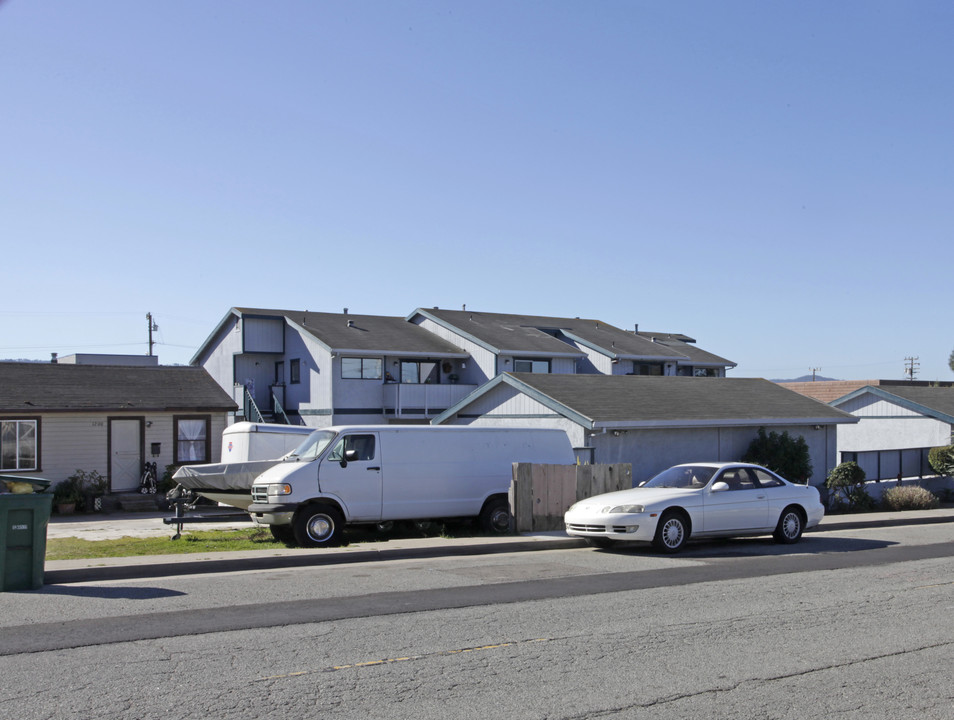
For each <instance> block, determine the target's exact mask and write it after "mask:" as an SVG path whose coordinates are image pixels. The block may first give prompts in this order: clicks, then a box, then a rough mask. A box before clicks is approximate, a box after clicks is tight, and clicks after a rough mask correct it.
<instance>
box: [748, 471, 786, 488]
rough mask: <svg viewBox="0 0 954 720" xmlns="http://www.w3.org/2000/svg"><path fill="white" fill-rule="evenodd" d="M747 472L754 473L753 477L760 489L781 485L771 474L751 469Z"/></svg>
mask: <svg viewBox="0 0 954 720" xmlns="http://www.w3.org/2000/svg"><path fill="white" fill-rule="evenodd" d="M749 472H752V473H755V477H756V478H757V479H758V481H759V486H760V487H779V486H780V485H782V481H781V480H779V479H778V478H777V477H775V476H774V475H772V474H771V473H767V472H765V470H755V469H751V470H749Z"/></svg>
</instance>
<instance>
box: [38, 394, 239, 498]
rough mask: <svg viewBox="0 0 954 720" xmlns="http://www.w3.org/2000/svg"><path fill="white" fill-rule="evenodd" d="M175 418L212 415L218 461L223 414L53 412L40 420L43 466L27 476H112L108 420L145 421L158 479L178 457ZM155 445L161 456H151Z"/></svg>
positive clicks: (146, 456) (147, 452) (146, 455)
mask: <svg viewBox="0 0 954 720" xmlns="http://www.w3.org/2000/svg"><path fill="white" fill-rule="evenodd" d="M175 415H211V418H212V422H211V430H210V432H211V436H210V438H209V450H210V452H211V461H212V462H213V463H216V462H219V459H220V457H221V452H222V431H223V430H224V429H225V427H226V424H227V417H228V416H227V414H226V413H224V412H220V413H173V412H168V413H165V412H162V413H155V412H154V413H136V412H130V413H122V412H110V413H87V414H84V413H53V414H49V415H45V416H43V417H42V419H41V421H40V464H41V469H40V471H39V472H36V473H24V474H26V475H30V474H32V475H36V476H38V477H42V478H45V479H47V480H51V481H53V482H54V484H55V483H57V482H59V481H60V480H64V479H66V478H67V477H69V476H70V475H72V474H73V473H74V472H75V471H76V470H86V471H91V470H95V471H96V472H98V473H99V474H101V475H103V476H104V477H105V476H107V475H108V473H109V456H108V452H109V450H108V448H109V440H108V433H109V422H108V418H117V419H123V418H130V419H137V418H142V419H143V426H144V428H145V447H144V450H143V462H156V464H157V466H158V470H159V477H160V478H161V477H162V473H163V471H164V470H165V467H166V465H171V464H172V461H173V458H174V457H175V455H174V453H175V444H176V437H175V435H174V434H173V432H174V423H173V417H174V416H175ZM150 423H151V424H150ZM152 443H160V446H161V447H160V449H161V453H160V454H159V455H158V456H157V457H153V456H152V454H151V446H152Z"/></svg>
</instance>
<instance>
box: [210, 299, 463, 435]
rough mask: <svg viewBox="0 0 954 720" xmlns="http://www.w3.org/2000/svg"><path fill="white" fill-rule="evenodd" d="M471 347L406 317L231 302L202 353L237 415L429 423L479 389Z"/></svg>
mask: <svg viewBox="0 0 954 720" xmlns="http://www.w3.org/2000/svg"><path fill="white" fill-rule="evenodd" d="M469 359H470V355H469V354H468V353H467V352H465V351H464V350H462V349H461V348H460V347H458V346H456V345H454V344H452V343H450V342H448V341H446V340H444V339H442V338H440V337H438V336H436V335H434V334H433V333H430V332H427V331H426V330H425V329H423V328H421V327H418V326H417V325H415V324H413V323H409V322H406V321H405V320H404V318H401V317H384V316H377V315H355V314H351V313H348V311H347V309H346V310H345V311H344V312H343V313H340V314H339V313H318V312H309V311H295V310H266V309H260V308H237V307H236V308H231V309H230V310H229V312H228V313H226V315H225V317H224V318H223V319H222V321H221V322H220V323H219V324H218V326H217V327H216V328H215V330H214V331H213V332H212V334H211V335H210V336H209V338H208V339H207V340H206V341H205V342H204V343H203V344H202V346H201V347H200V348H199V350H198V351H197V352H196V354H195V355H194V356H193V358H192V361H191V364H192V365H199V366H202V367H204V368H205V369H206V370H207V371H208V372H209V374H210V375H211V376H212V377H213V378H214V379H215V380H216V382H218V383H219V385H221V386H222V387H223V388H225V389H226V390H227V391H228V392H230V393H232V396H233V398H234V399H235V400H236V402H237V404H238V405H239V407H240V410H239V412H238V413H237V414H236V418H239V417H244V418H247V419H250V420H257V421H258V420H261V419H263V418H264V419H266V420H269V419H275V420H276V421H278V422H288V423H294V424H298V423H301V424H305V425H308V426H310V427H326V426H329V425H333V424H344V423H364V424H366V423H379V422H426V421H428V420H429V419H431V418H433V417H435V416H436V415H438V414H440V413H441V412H443V411H444V410H445V409H447V408H448V407H450V406H451V405H453V404H455V403H456V402H458V401H459V400H460V399H461V398H462V397H464V396H465V395H467V394H468V393H469V392H471V391H473V390H474V389H476V384H468V382H467V381H466V380H464V377H465V376H466V374H467V371H468V365H467V361H468V360H469Z"/></svg>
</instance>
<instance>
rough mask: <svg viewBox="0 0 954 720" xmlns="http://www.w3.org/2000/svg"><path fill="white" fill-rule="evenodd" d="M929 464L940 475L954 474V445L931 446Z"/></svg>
mask: <svg viewBox="0 0 954 720" xmlns="http://www.w3.org/2000/svg"><path fill="white" fill-rule="evenodd" d="M928 464H930V466H931V469H933V470H934V472H936V473H937V474H938V475H954V445H943V446H941V447H936V448H931V449H930V450H929V451H928Z"/></svg>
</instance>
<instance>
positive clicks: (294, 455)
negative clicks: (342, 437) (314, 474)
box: [285, 430, 337, 462]
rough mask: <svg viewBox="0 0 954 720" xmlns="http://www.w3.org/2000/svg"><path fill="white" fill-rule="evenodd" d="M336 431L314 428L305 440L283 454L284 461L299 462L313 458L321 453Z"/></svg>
mask: <svg viewBox="0 0 954 720" xmlns="http://www.w3.org/2000/svg"><path fill="white" fill-rule="evenodd" d="M335 435H337V433H334V432H331V431H330V430H315V432H313V433H312V434H311V435H309V436H308V437H307V438H306V439H305V442H303V443H302V444H301V445H299V446H298V447H297V448H295V449H294V450H293V451H292V452H291V453H289V454H288V455H286V456H285V462H301V461H308V460H314V459H315V458H316V457H318V456H319V455H321V453H322V452H323V451H324V449H325V448H326V447H328V444H329V443H330V442H331V441H332V440H334V438H335Z"/></svg>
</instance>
